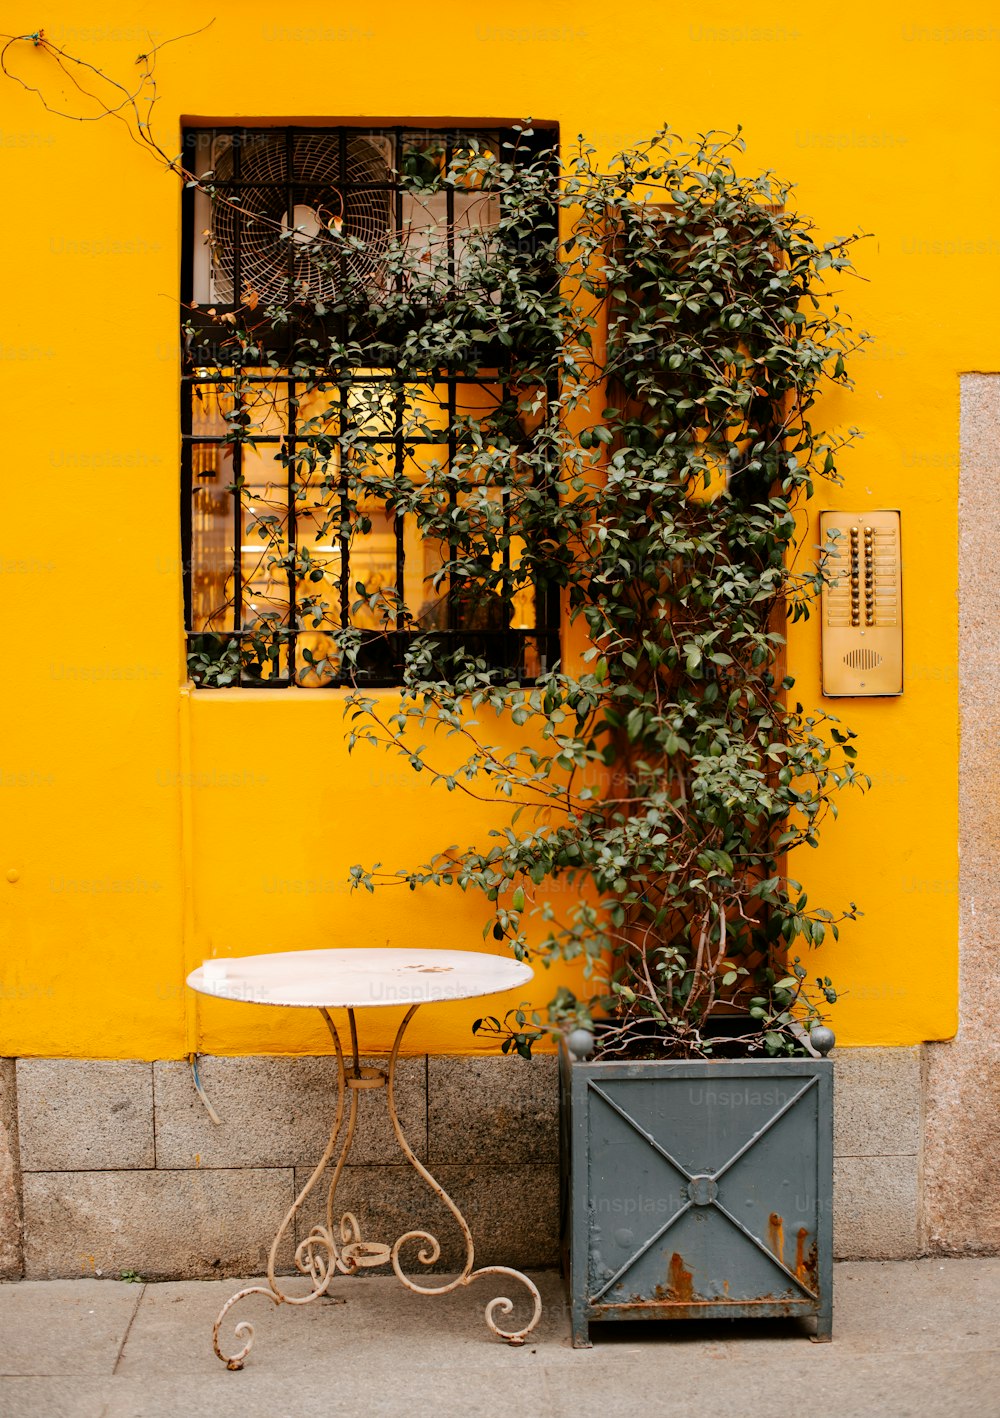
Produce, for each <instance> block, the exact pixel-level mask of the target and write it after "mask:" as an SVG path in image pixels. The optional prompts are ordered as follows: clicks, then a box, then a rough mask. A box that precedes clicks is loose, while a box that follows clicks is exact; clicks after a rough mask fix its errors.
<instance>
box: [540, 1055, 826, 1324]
mask: <svg viewBox="0 0 1000 1418" xmlns="http://www.w3.org/2000/svg"><path fill="white" fill-rule="evenodd" d="M561 1092H562V1153H563V1252H564V1260H565V1263H566V1266H567V1270H568V1278H569V1286H570V1300H571V1307H572V1321H573V1344H574V1346H576V1347H577V1348H580V1347H584V1346H586V1345H589V1343H590V1337H589V1325H590V1324H592V1323H594V1322H597V1321H604V1320H636V1319H703V1318H715V1317H725V1318H732V1319H736V1318H741V1317H746V1316H756V1317H768V1316H774V1315H815V1316H816V1338H817V1339H829V1338H830V1334H831V1327H832V1308H831V1300H832V1295H831V1280H832V1268H833V1218H832V1193H833V1065H832V1063H831V1062H830V1061H829V1060H828V1059H764V1060H760V1061H757V1060H748V1059H739V1060H719V1061H717V1062H712V1063H705V1062H698V1063H682V1062H676V1063H675V1062H650V1063H611V1062H609V1063H586V1062H581V1061H579V1060H575V1059H574V1060H571V1059H570V1057H569V1056H568V1054H567V1053H566V1052H565V1051H563V1057H562V1061H561Z"/></svg>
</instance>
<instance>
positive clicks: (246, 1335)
mask: <svg viewBox="0 0 1000 1418" xmlns="http://www.w3.org/2000/svg"><path fill="white" fill-rule="evenodd" d="M417 1009H418V1006H417V1005H413V1006H412V1007H411V1008H410V1009H409V1010H408V1011H407V1014H406V1017H405V1018H404V1020H403V1022H402V1024H400V1026H399V1029H398V1030H397V1031H396V1038H395V1040H394V1041H393V1045H392V1052H391V1053H390V1055H389V1065H388V1069H387V1070H386V1071H384V1072H383V1071H382V1070H381V1069H376V1068H362V1067H361V1066H360V1062H359V1057H358V1033H357V1025H356V1023H355V1018H354V1010H353V1009H348V1011H347V1016H348V1019H349V1021H350V1026H351V1053H352V1063H351V1067H350V1070H348V1068H347V1065H346V1064H345V1062H344V1050H343V1047H342V1045H341V1042H340V1035H339V1034H338V1033H337V1027H336V1025H335V1024H334V1022H333V1019H332V1017H331V1015H330V1011H329V1010H328V1009H322V1008H321V1009H320V1013H321V1014H322V1016H323V1018H324V1019H325V1020H326V1024H327V1027H328V1029H329V1030H330V1034H331V1036H332V1038H333V1043H334V1048H335V1049H336V1054H337V1111H336V1116H335V1117H334V1120H333V1126H332V1128H331V1129H330V1139H329V1141H328V1142H327V1145H326V1151H325V1152H324V1153H323V1156H322V1157H321V1158H320V1160H319V1162H318V1163H317V1164H316V1168H315V1170H314V1171H313V1173H312V1175H311V1176H310V1178H309V1180H308V1181H307V1182H306V1184H305V1186H304V1187H303V1188H302V1190H301V1191H300V1192H299V1194H298V1196H297V1197H296V1198H295V1200H294V1202H293V1203H292V1205H291V1207H290V1208H289V1210H288V1212H287V1214H286V1216H285V1218H284V1220H283V1221H282V1223H281V1225H280V1226H279V1227H278V1232H277V1235H276V1236H275V1238H274V1241H273V1242H272V1244H271V1250H270V1254H269V1255H268V1259H267V1284H266V1285H248V1286H245V1287H244V1288H243V1289H242V1290H238V1291H237V1292H236V1294H235V1295H233V1296H231V1297H230V1299H228V1300H227V1301H226V1303H225V1304H224V1305H223V1307H222V1310H221V1311H220V1313H219V1318H218V1319H217V1320H216V1321H215V1328H214V1330H213V1333H212V1344H213V1347H214V1349H215V1352H216V1354H217V1355H218V1356H219V1358H220V1359H221V1360H222V1362H223V1363H224V1364H225V1365H226V1367H227V1368H228V1369H242V1367H243V1363H244V1360H245V1359H246V1357H247V1355H248V1354H249V1353H250V1350H251V1349H252V1348H253V1343H254V1327H253V1325H252V1324H250V1323H249V1321H247V1320H240V1322H239V1323H238V1324H237V1325H236V1330H235V1333H236V1338H237V1339H238V1340H242V1341H244V1342H243V1347H242V1349H240V1350H239V1351H238V1352H237V1353H235V1354H232V1355H226V1354H225V1353H223V1350H222V1347H221V1345H220V1342H219V1335H220V1331H221V1328H222V1323H223V1321H224V1320H225V1318H226V1316H227V1315H228V1313H229V1311H230V1310H231V1309H232V1308H233V1306H234V1305H237V1304H239V1302H240V1301H241V1300H244V1299H246V1297H247V1296H248V1295H266V1296H267V1297H268V1299H269V1300H271V1301H272V1303H273V1304H275V1305H308V1304H311V1303H312V1302H313V1301H314V1300H318V1299H319V1298H320V1296H321V1295H325V1294H326V1293H327V1290H328V1288H329V1285H330V1282H331V1281H332V1280H333V1278H334V1276H336V1275H337V1274H338V1273H339V1274H341V1275H354V1274H356V1273H357V1272H358V1271H359V1270H362V1269H369V1268H372V1267H378V1266H383V1265H391V1266H392V1268H393V1270H394V1271H395V1273H396V1278H397V1279H398V1280H399V1281H400V1282H401V1284H403V1285H405V1286H406V1288H407V1289H408V1290H412V1291H414V1292H415V1293H416V1294H418V1295H447V1294H450V1293H451V1291H453V1290H457V1289H458V1288H459V1286H463V1285H471V1283H472V1282H473V1280H478V1279H479V1278H480V1276H483V1275H508V1276H510V1277H511V1278H512V1279H514V1280H517V1281H520V1283H521V1284H522V1285H524V1286H526V1288H527V1290H528V1293H529V1294H530V1296H531V1299H532V1302H533V1306H534V1309H533V1313H532V1316H531V1319H530V1320H529V1322H528V1323H527V1324H526V1325H524V1326H523V1327H522V1328H520V1329H515V1330H508V1329H504V1328H503V1327H502V1326H501V1325H500V1324H498V1323H497V1320H496V1315H497V1314H500V1315H509V1314H511V1313H512V1312H513V1309H514V1304H513V1301H512V1300H509V1299H508V1298H507V1297H506V1296H503V1295H499V1296H497V1297H496V1299H493V1300H490V1302H489V1303H488V1304H487V1306H486V1310H485V1315H486V1323H487V1324H488V1325H489V1327H490V1329H491V1330H492V1331H493V1333H494V1334H495V1335H497V1336H498V1338H500V1339H505V1340H506V1341H507V1343H508V1344H523V1343H524V1341H525V1338H526V1337H527V1336H528V1335H529V1334H530V1333H531V1331H532V1330H533V1329H534V1327H535V1325H536V1324H537V1323H538V1321H539V1320H540V1319H541V1315H542V1299H541V1296H540V1295H539V1293H538V1290H537V1288H536V1287H535V1285H534V1284H533V1283H532V1281H531V1280H529V1279H528V1277H527V1276H526V1275H522V1273H521V1272H520V1271H519V1270H512V1269H511V1268H510V1267H509V1266H505V1265H487V1266H482V1267H480V1269H479V1270H476V1269H475V1263H476V1260H475V1247H474V1245H473V1240H472V1232H471V1231H470V1230H469V1225H468V1222H467V1221H466V1219H465V1217H464V1216H463V1215H462V1213H461V1211H460V1210H459V1209H458V1207H457V1206H456V1205H455V1203H454V1202H453V1201H452V1199H451V1197H450V1196H449V1195H448V1194H447V1192H446V1191H445V1190H444V1188H443V1187H442V1186H440V1185H439V1184H438V1183H437V1182H436V1181H435V1180H434V1178H433V1177H432V1176H431V1174H430V1172H429V1171H428V1170H427V1168H426V1167H425V1166H424V1165H423V1163H422V1162H420V1160H419V1159H418V1158H417V1156H416V1154H415V1153H414V1151H413V1149H412V1147H411V1146H410V1144H409V1143H408V1142H407V1140H406V1137H405V1135H404V1133H403V1129H402V1128H401V1126H400V1123H399V1114H398V1112H397V1111H396V1095H395V1080H396V1062H397V1060H398V1058H399V1048H400V1044H401V1043H402V1041H403V1035H404V1033H405V1032H406V1028H407V1025H408V1024H409V1022H410V1020H411V1019H412V1018H413V1016H414V1015H415V1014H416V1012H417ZM379 1088H385V1090H386V1105H387V1107H388V1110H389V1120H390V1122H391V1123H392V1129H393V1132H394V1133H395V1134H396V1141H397V1142H398V1143H399V1146H400V1148H401V1150H402V1152H403V1154H404V1156H405V1157H406V1159H407V1161H408V1162H409V1163H410V1165H411V1166H412V1167H413V1169H414V1170H415V1171H416V1172H417V1173H418V1174H419V1175H420V1176H421V1177H422V1178H423V1179H424V1181H425V1182H426V1183H427V1185H428V1186H429V1187H430V1188H431V1190H432V1191H433V1192H434V1193H435V1195H437V1196H439V1197H440V1198H441V1200H442V1201H443V1202H444V1204H445V1206H446V1207H447V1208H448V1210H449V1211H450V1212H451V1214H452V1215H453V1216H454V1218H455V1220H456V1221H457V1222H458V1225H459V1227H460V1229H461V1232H462V1236H463V1239H464V1241H465V1264H464V1266H463V1268H462V1273H461V1274H460V1275H458V1276H456V1277H455V1278H454V1279H452V1280H449V1281H447V1282H446V1283H445V1284H443V1285H420V1284H418V1283H417V1281H415V1280H412V1279H410V1277H409V1276H408V1275H405V1274H404V1273H403V1268H402V1265H401V1263H400V1251H401V1250H402V1248H403V1246H405V1245H406V1244H407V1243H408V1242H410V1241H420V1242H423V1245H422V1246H421V1248H420V1250H419V1251H418V1252H417V1259H418V1261H419V1262H420V1264H421V1265H425V1266H430V1265H433V1264H434V1263H435V1261H437V1259H438V1257H439V1256H440V1254H441V1245H440V1243H439V1241H438V1240H437V1239H436V1237H434V1236H432V1235H431V1234H430V1232H428V1231H406V1232H404V1234H403V1235H402V1236H399V1237H398V1238H397V1239H396V1240H395V1241H394V1242H393V1243H392V1245H391V1246H390V1245H386V1244H384V1243H383V1242H380V1241H366V1240H365V1239H364V1238H363V1237H362V1234H361V1227H360V1225H359V1224H358V1219H357V1217H356V1216H354V1215H353V1213H352V1212H350V1211H346V1212H344V1213H343V1215H342V1216H341V1217H340V1218H339V1220H338V1221H336V1222H334V1209H335V1205H336V1195H337V1183H338V1182H339V1181H340V1174H341V1172H342V1171H343V1169H344V1164H345V1163H346V1161H347V1158H348V1155H349V1154H350V1151H351V1146H352V1144H353V1142H354V1131H355V1127H356V1125H357V1117H358V1094H359V1093H361V1092H366V1091H369V1090H373V1089H379ZM348 1095H349V1096H350V1107H349V1108H348V1107H347V1105H346V1099H347V1097H348ZM345 1112H346V1113H347V1114H348V1117H347V1131H346V1134H345V1136H344V1140H343V1143H342V1145H341V1149H340V1153H339V1155H338V1157H337V1161H336V1164H335V1165H334V1169H333V1177H332V1178H331V1180H330V1187H329V1190H328V1192H327V1198H326V1221H325V1223H324V1224H320V1225H317V1226H314V1227H313V1228H312V1230H311V1231H310V1232H309V1235H308V1236H307V1237H306V1238H305V1240H304V1241H300V1242H299V1244H298V1246H297V1247H296V1249H295V1268H296V1270H297V1271H298V1272H299V1274H300V1275H305V1276H307V1277H308V1278H309V1280H310V1282H311V1285H312V1288H311V1289H310V1290H309V1291H308V1293H307V1294H304V1295H291V1294H289V1293H288V1292H287V1291H286V1290H284V1289H282V1287H281V1285H280V1284H279V1283H278V1278H277V1276H276V1275H275V1264H276V1260H277V1255H278V1249H279V1247H280V1245H281V1242H282V1240H283V1238H284V1236H285V1234H286V1232H287V1231H288V1228H289V1226H291V1225H292V1223H293V1222H294V1220H295V1217H296V1216H297V1215H298V1213H299V1211H300V1210H301V1208H302V1206H303V1203H304V1202H305V1200H306V1198H307V1197H308V1196H309V1194H310V1192H311V1191H312V1190H313V1188H314V1187H315V1186H316V1185H317V1183H318V1182H319V1181H320V1178H321V1177H322V1176H323V1174H324V1173H325V1171H326V1169H327V1167H328V1166H329V1164H330V1162H331V1160H332V1158H333V1155H334V1152H335V1151H336V1149H337V1143H338V1141H339V1139H340V1134H341V1130H342V1129H343V1126H344V1114H345Z"/></svg>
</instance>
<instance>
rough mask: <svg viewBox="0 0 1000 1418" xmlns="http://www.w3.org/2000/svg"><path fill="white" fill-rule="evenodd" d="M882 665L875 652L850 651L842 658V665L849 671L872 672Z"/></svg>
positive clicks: (878, 655) (880, 658)
mask: <svg viewBox="0 0 1000 1418" xmlns="http://www.w3.org/2000/svg"><path fill="white" fill-rule="evenodd" d="M881 663H882V656H881V655H880V654H879V653H878V651H877V650H851V651H850V652H849V653H848V654H846V655H845V656H844V664H845V665H846V666H847V668H848V669H849V670H873V669H875V667H876V666H877V665H880V664H881Z"/></svg>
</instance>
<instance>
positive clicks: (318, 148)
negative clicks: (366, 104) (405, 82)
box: [211, 132, 391, 306]
mask: <svg viewBox="0 0 1000 1418" xmlns="http://www.w3.org/2000/svg"><path fill="white" fill-rule="evenodd" d="M343 156H344V164H343V168H344V170H343V172H342V171H341V137H340V134H339V133H335V132H331V133H295V134H293V135H292V136H291V139H290V140H289V138H288V136H287V135H286V134H285V133H283V132H275V133H273V134H271V133H261V134H254V135H252V136H247V137H246V138H244V139H242V141H241V142H240V144H239V156H238V159H237V150H236V148H235V147H234V145H233V143H232V141H231V140H228V139H226V140H222V141H220V142H219V143H218V144H217V147H216V151H215V153H214V154H213V157H214V162H213V169H214V177H213V179H212V185H213V186H214V188H215V189H216V193H217V195H216V197H215V199H214V200H213V202H212V234H211V246H212V275H213V284H214V291H215V299H216V300H218V301H219V302H220V303H221V304H225V305H230V304H234V303H235V301H236V299H237V296H238V297H239V298H240V299H243V300H245V299H247V298H248V294H249V293H250V292H253V293H254V294H255V295H256V297H257V298H258V299H259V301H260V302H261V304H262V305H265V306H266V305H267V304H269V303H271V302H275V301H277V302H279V303H282V304H285V303H287V301H288V300H289V299H290V298H294V299H303V298H305V299H309V300H319V301H327V300H332V299H333V298H335V296H336V294H337V290H338V288H339V286H340V284H341V283H342V281H343V280H344V278H345V277H346V279H347V281H349V282H350V281H354V280H360V281H362V282H363V283H364V284H366V285H377V284H378V283H379V280H380V276H381V270H382V262H383V259H384V256H385V253H386V249H387V247H388V244H389V237H390V193H389V191H388V184H389V181H390V178H391V166H390V146H389V144H388V143H387V141H386V140H384V139H380V138H377V137H374V138H373V137H361V136H358V137H348V138H347V140H346V142H345V143H344V145H343ZM289 162H290V163H291V171H289ZM237 164H238V165H237ZM237 173H238V174H239V176H238V178H237ZM289 195H291V207H292V220H291V221H289V205H290V203H289ZM220 198H224V199H226V200H220ZM337 218H342V226H341V229H340V232H339V233H338V234H334V228H333V223H334V220H335V219H337ZM289 226H291V227H292V228H293V229H294V230H295V231H296V233H298V232H301V234H294V235H292V236H291V237H289V236H287V235H286V234H285V233H287V231H288V228H289ZM317 236H318V237H320V238H324V239H322V240H321V241H320V242H318V243H317V242H314V241H309V240H307V238H309V237H317ZM351 238H356V239H358V240H360V241H361V242H363V243H364V249H363V250H358V249H356V248H355V249H352V248H351V245H350V240H351ZM237 242H238V249H239V281H240V284H241V286H242V290H241V291H240V292H238V293H237V292H235V290H234V286H235V281H236V278H237V272H236V264H237ZM289 278H291V279H292V282H293V285H292V288H291V291H290V289H289Z"/></svg>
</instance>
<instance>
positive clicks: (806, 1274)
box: [795, 1226, 819, 1291]
mask: <svg viewBox="0 0 1000 1418" xmlns="http://www.w3.org/2000/svg"><path fill="white" fill-rule="evenodd" d="M808 1235H809V1232H808V1230H807V1229H806V1227H805V1226H800V1227H799V1229H798V1233H797V1235H796V1237H795V1278H796V1279H797V1280H801V1281H802V1283H803V1284H804V1285H808V1287H809V1289H810V1290H812V1291H816V1290H818V1289H819V1273H818V1272H819V1258H818V1256H817V1252H816V1242H815V1241H813V1243H812V1245H811V1246H810V1247H809V1249H808V1251H807V1250H806V1239H807V1237H808Z"/></svg>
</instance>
